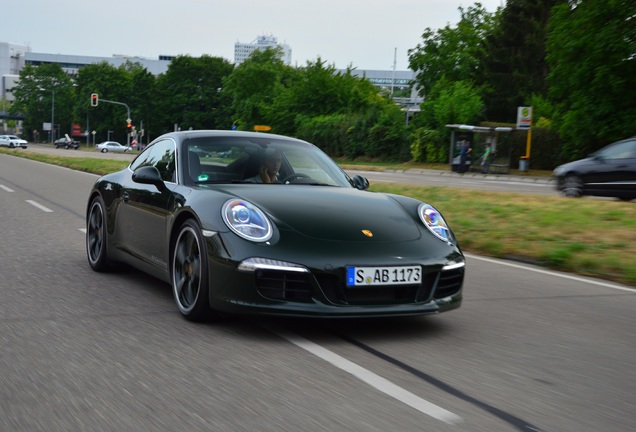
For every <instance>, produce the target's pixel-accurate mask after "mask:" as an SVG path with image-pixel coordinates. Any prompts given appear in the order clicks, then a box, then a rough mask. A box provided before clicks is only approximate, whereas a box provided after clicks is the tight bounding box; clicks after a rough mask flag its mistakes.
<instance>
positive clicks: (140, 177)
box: [132, 166, 166, 191]
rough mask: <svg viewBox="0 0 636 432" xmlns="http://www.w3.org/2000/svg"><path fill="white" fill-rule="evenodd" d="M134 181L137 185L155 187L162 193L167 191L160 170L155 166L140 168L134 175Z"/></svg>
mask: <svg viewBox="0 0 636 432" xmlns="http://www.w3.org/2000/svg"><path fill="white" fill-rule="evenodd" d="M132 180H133V181H134V182H135V183H142V184H151V185H155V186H156V187H157V189H159V190H160V191H163V190H164V189H166V184H165V183H164V182H163V179H162V178H161V174H160V173H159V170H158V169H157V168H156V167H153V166H144V167H141V168H138V169H137V170H136V171H135V172H134V173H133V175H132Z"/></svg>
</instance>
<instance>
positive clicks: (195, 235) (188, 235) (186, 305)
mask: <svg viewBox="0 0 636 432" xmlns="http://www.w3.org/2000/svg"><path fill="white" fill-rule="evenodd" d="M207 256H208V255H207V251H206V245H205V240H204V238H203V234H202V233H201V228H199V225H198V224H197V223H196V222H195V221H194V220H192V219H190V220H187V221H185V222H184V223H183V225H181V228H179V234H178V235H177V240H176V242H175V244H174V252H173V256H172V272H171V273H172V293H173V295H174V300H175V302H176V303H177V308H178V309H179V312H181V315H183V317H184V318H186V319H188V320H190V321H204V320H206V319H208V318H210V315H211V312H212V311H211V309H210V304H209V298H210V297H209V295H210V293H209V285H208V261H207Z"/></svg>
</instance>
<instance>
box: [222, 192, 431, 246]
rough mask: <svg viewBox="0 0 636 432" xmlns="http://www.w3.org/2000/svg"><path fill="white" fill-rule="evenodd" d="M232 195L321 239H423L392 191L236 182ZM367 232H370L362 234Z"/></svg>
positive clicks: (283, 223) (282, 224) (283, 225)
mask: <svg viewBox="0 0 636 432" xmlns="http://www.w3.org/2000/svg"><path fill="white" fill-rule="evenodd" d="M225 192H226V193H228V194H229V195H234V196H236V197H239V198H242V199H245V200H247V201H250V202H251V203H253V204H256V205H257V206H258V207H260V208H261V209H262V210H263V211H265V212H266V213H267V214H268V215H269V216H270V217H271V218H272V219H273V220H274V222H275V223H276V225H277V226H278V227H279V228H280V229H292V230H295V231H297V232H299V233H301V234H303V235H305V236H308V237H312V238H319V239H323V240H336V241H367V242H368V241H369V234H370V235H371V238H372V239H373V240H375V241H408V240H415V239H417V238H419V237H420V235H421V231H420V230H419V228H418V226H417V223H416V220H415V219H414V217H417V216H416V215H413V216H411V215H409V214H408V213H407V212H406V210H405V209H404V207H402V206H401V205H400V204H399V203H398V202H397V201H395V200H394V199H393V198H391V197H390V196H388V195H384V194H380V193H373V192H367V191H360V190H358V189H353V188H339V187H327V186H295V185H287V186H282V187H277V186H269V185H261V186H259V187H253V186H251V187H245V185H237V186H236V187H228V188H227V189H226V190H225ZM363 230H366V231H367V234H365V233H364V232H363Z"/></svg>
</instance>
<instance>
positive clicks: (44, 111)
mask: <svg viewBox="0 0 636 432" xmlns="http://www.w3.org/2000/svg"><path fill="white" fill-rule="evenodd" d="M74 96H75V89H74V87H73V82H72V80H71V78H70V77H69V76H68V75H67V74H66V73H65V72H64V71H63V70H62V67H61V66H60V65H59V64H55V63H54V64H44V65H41V66H39V67H34V66H32V65H26V66H25V67H24V68H23V69H22V71H20V81H19V83H18V84H17V85H16V87H15V89H14V97H15V100H14V102H13V104H12V106H11V110H10V111H11V112H12V113H23V114H26V115H27V119H26V120H25V121H24V128H25V130H26V131H27V136H29V137H32V136H33V135H32V134H33V131H38V134H39V136H40V138H44V136H45V135H44V134H43V132H42V128H43V123H51V120H52V118H51V117H54V119H53V121H54V122H55V125H54V127H55V128H56V130H57V131H58V132H57V135H56V137H57V136H59V134H64V133H68V132H70V130H71V123H72V122H73V109H72V107H73V100H74ZM49 139H50V137H49Z"/></svg>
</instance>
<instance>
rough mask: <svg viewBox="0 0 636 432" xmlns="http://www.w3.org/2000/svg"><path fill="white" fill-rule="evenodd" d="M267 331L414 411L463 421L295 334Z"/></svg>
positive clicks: (450, 422) (282, 331)
mask: <svg viewBox="0 0 636 432" xmlns="http://www.w3.org/2000/svg"><path fill="white" fill-rule="evenodd" d="M268 330H270V331H272V332H273V333H276V334H277V335H279V336H280V337H282V338H284V339H287V340H288V341H289V342H291V343H293V344H294V345H296V346H298V347H300V348H302V349H304V350H305V351H308V352H310V353H311V354H313V355H315V356H317V357H319V358H321V359H323V360H325V361H327V362H329V363H331V364H332V365H334V366H336V367H337V368H339V369H342V370H343V371H345V372H347V373H350V374H351V375H353V376H355V377H356V378H358V379H359V380H361V381H363V382H365V383H367V384H369V385H370V386H371V387H374V388H376V389H377V390H379V391H381V392H382V393H385V394H387V395H389V396H391V397H393V398H395V399H397V400H398V401H400V402H402V403H404V404H406V405H408V406H410V407H412V408H415V409H416V410H418V411H420V412H421V413H424V414H426V415H428V416H431V417H433V418H435V419H437V420H440V421H443V422H444V423H448V424H457V423H460V422H462V421H463V419H462V418H461V417H460V416H458V415H457V414H454V413H452V412H450V411H448V410H445V409H444V408H442V407H439V406H437V405H435V404H433V403H431V402H429V401H427V400H425V399H422V398H421V397H419V396H417V395H415V394H413V393H411V392H409V391H408V390H405V389H403V388H402V387H399V386H397V385H396V384H393V383H392V382H391V381H389V380H387V379H386V378H382V377H381V376H379V375H377V374H375V373H373V372H371V371H369V370H367V369H365V368H363V367H362V366H359V365H357V364H355V363H353V362H352V361H349V360H347V359H346V358H344V357H342V356H340V355H338V354H336V353H334V352H332V351H329V350H328V349H326V348H323V347H321V346H320V345H317V344H315V343H313V342H311V341H309V340H307V339H304V338H302V337H300V336H298V335H296V334H293V333H291V332H288V331H286V330H283V329H280V328H274V327H273V326H268Z"/></svg>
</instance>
